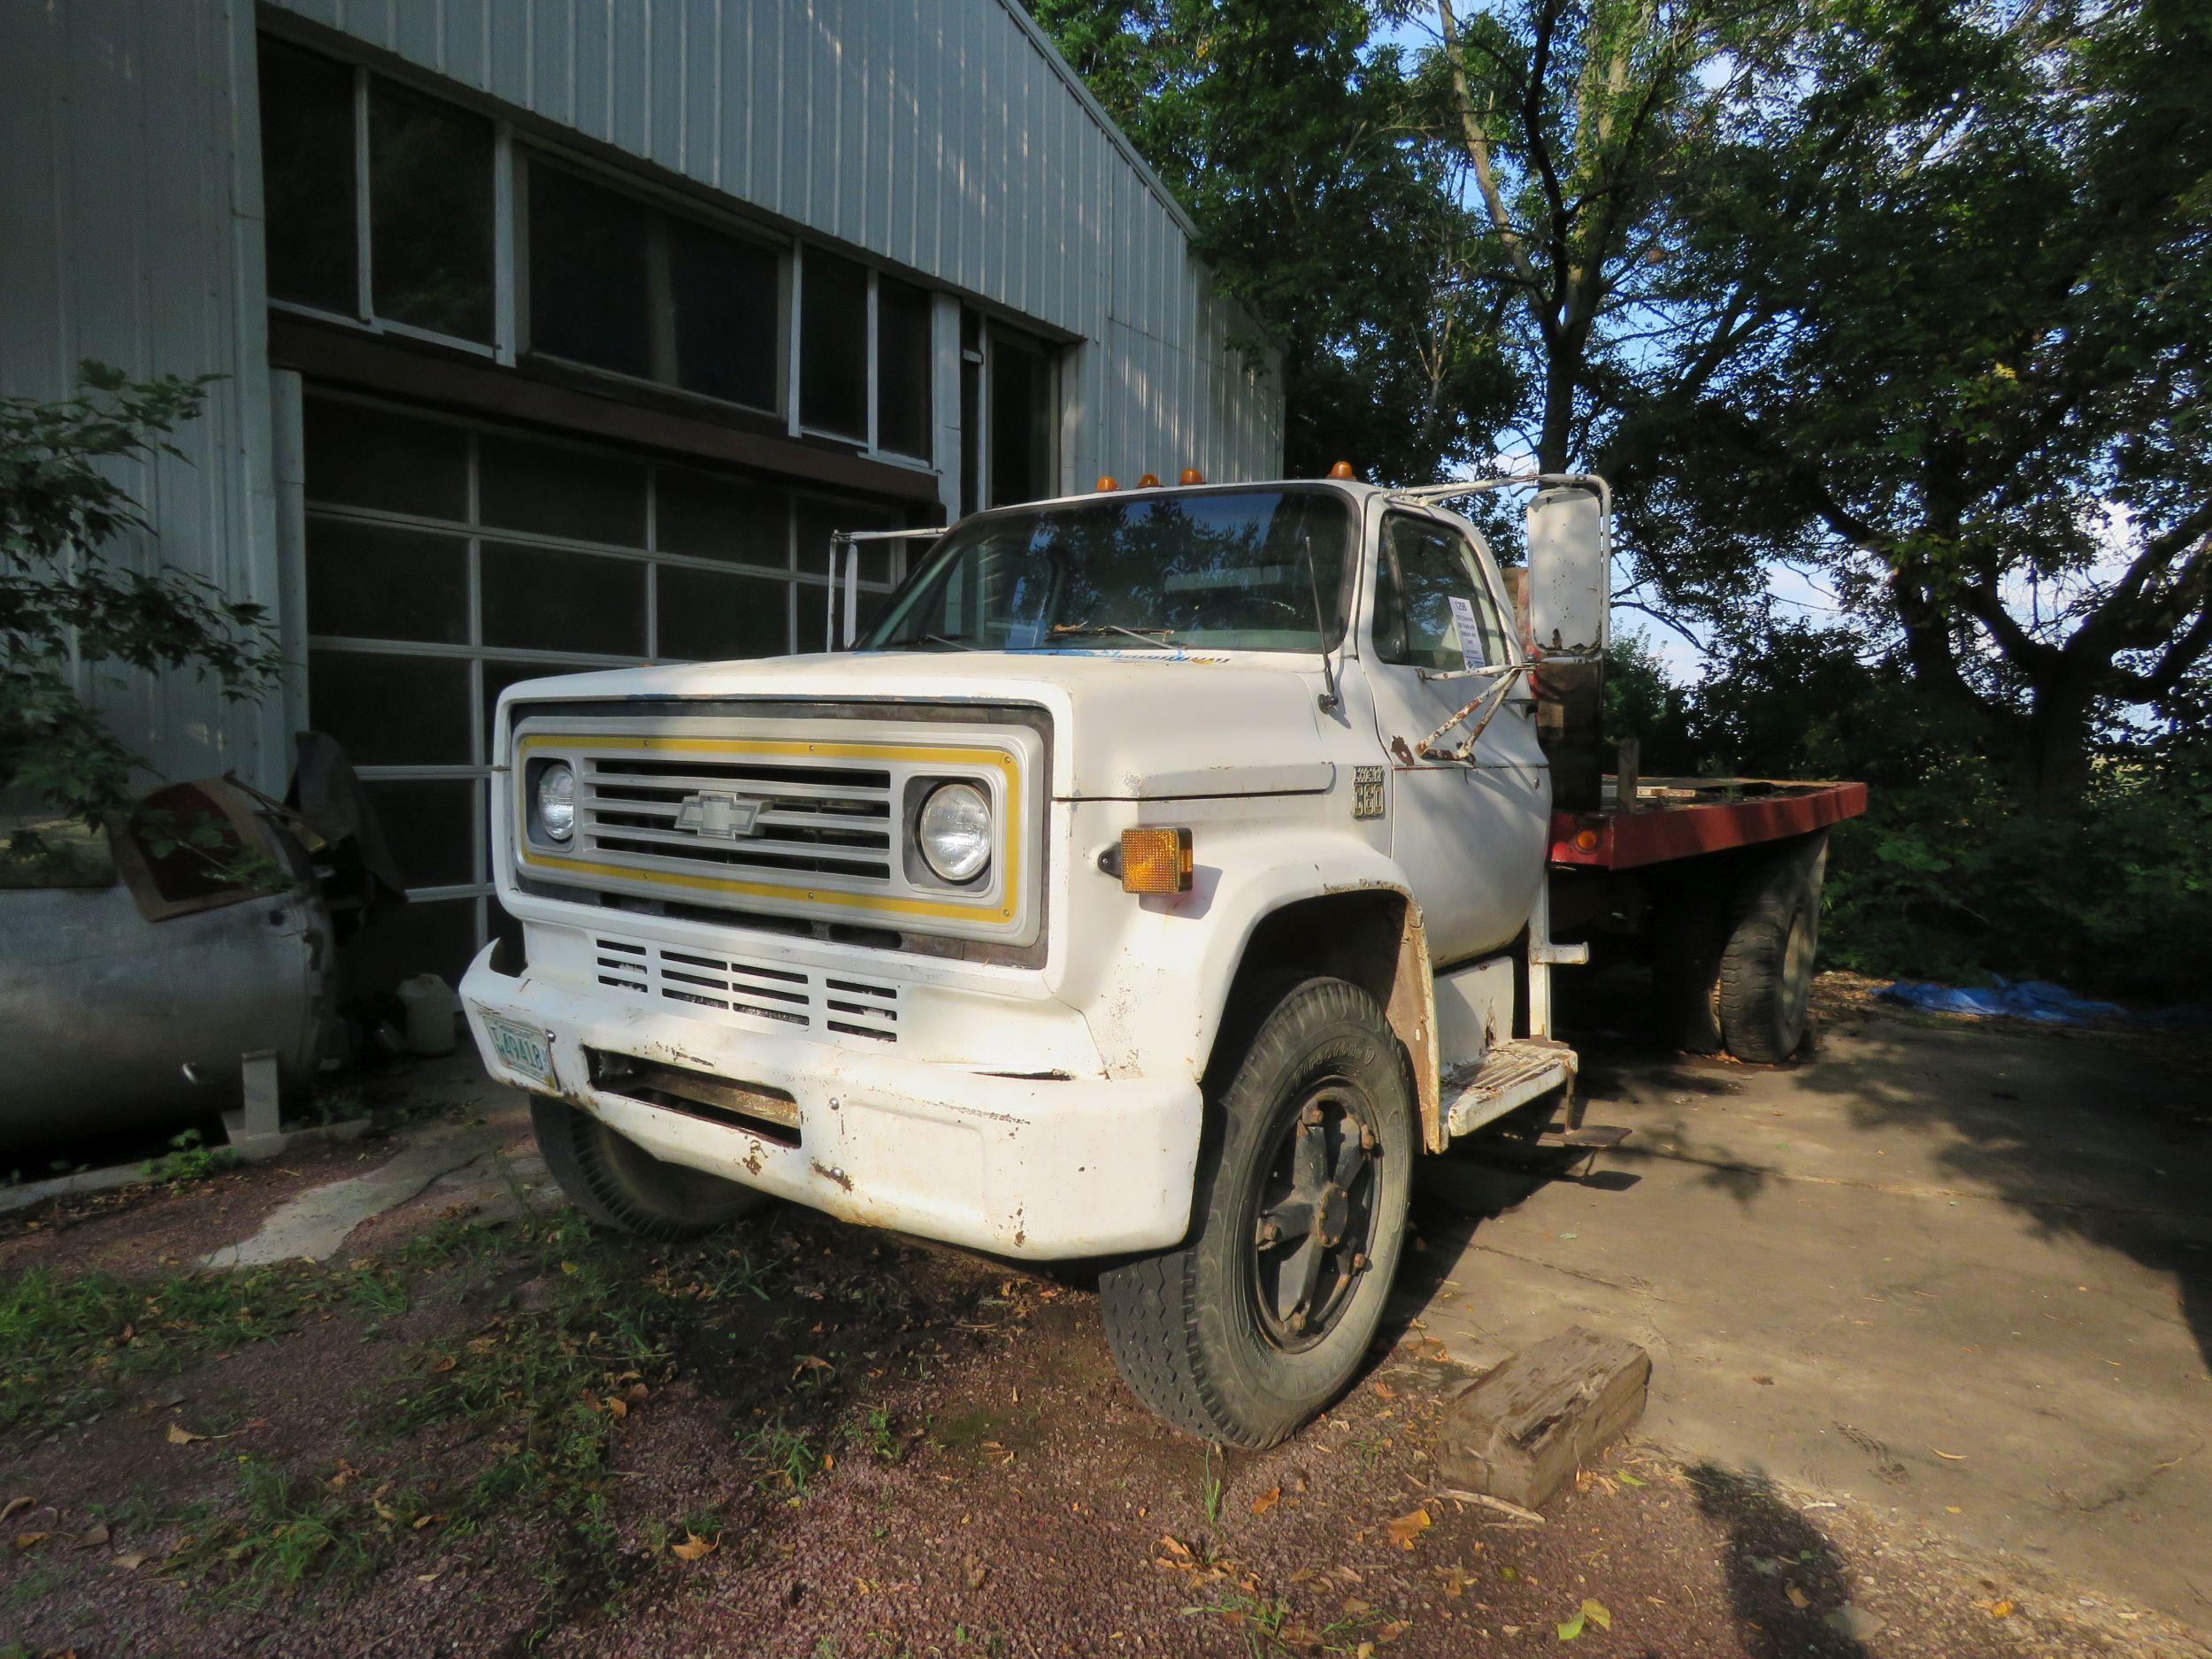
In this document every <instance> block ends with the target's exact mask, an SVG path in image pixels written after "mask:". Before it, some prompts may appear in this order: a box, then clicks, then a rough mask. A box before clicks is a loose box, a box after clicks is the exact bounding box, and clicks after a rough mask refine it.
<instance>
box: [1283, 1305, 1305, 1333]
mask: <svg viewBox="0 0 2212 1659" xmlns="http://www.w3.org/2000/svg"><path fill="white" fill-rule="evenodd" d="M1283 1324H1284V1325H1286V1326H1287V1327H1288V1328H1289V1329H1291V1330H1293V1331H1302V1330H1304V1329H1305V1328H1306V1310H1304V1309H1303V1308H1301V1309H1299V1310H1298V1311H1297V1312H1295V1313H1294V1314H1292V1315H1291V1316H1290V1317H1289V1318H1287V1319H1286V1320H1284V1321H1283Z"/></svg>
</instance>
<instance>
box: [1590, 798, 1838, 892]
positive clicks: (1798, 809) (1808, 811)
mask: <svg viewBox="0 0 2212 1659" xmlns="http://www.w3.org/2000/svg"><path fill="white" fill-rule="evenodd" d="M1606 792H1607V797H1608V798H1607V799H1606V801H1605V803H1604V804H1603V805H1601V807H1600V808H1599V809H1598V810H1596V811H1594V812H1554V813H1553V814H1552V815H1551V862H1552V863H1553V864H1563V865H1568V866H1572V867H1580V868H1585V869H1598V870H1634V869H1640V868H1642V867H1644V866H1646V865H1649V864H1667V863H1670V862H1671V861H1673V860H1675V859H1678V858H1694V857H1697V856H1699V855H1701V854H1703V853H1717V852H1726V851H1728V850H1729V849H1732V848H1736V847H1750V846H1755V845H1756V844H1757V843H1759V842H1762V841H1781V840H1783V839H1785V838H1786V837H1788V836H1792V835H1803V834H1809V833H1811V832H1812V831H1814V830H1817V829H1825V828H1826V827H1827V826H1829V825H1831V824H1837V823H1840V822H1841V821H1842V820H1843V819H1845V818H1856V817H1858V815H1859V814H1860V813H1862V812H1863V811H1865V810H1866V786H1865V785H1864V784H1863V783H1798V782H1782V781H1778V780H1773V779H1768V778H1645V779H1641V780H1638V781H1637V782H1635V783H1634V784H1633V785H1632V794H1633V796H1634V799H1633V802H1632V803H1631V804H1627V805H1624V804H1623V803H1621V802H1620V800H1619V798H1618V797H1619V787H1618V780H1615V779H1611V778H1609V779H1607V780H1606Z"/></svg>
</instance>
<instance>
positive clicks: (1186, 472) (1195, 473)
mask: <svg viewBox="0 0 2212 1659" xmlns="http://www.w3.org/2000/svg"><path fill="white" fill-rule="evenodd" d="M1181 481H1182V482H1184V483H1186V484H1202V483H1204V482H1205V481H1206V475H1205V474H1204V473H1203V472H1200V471H1199V470H1198V469H1197V468H1196V467H1194V466H1187V467H1185V468H1184V469H1183V477H1182V480H1181Z"/></svg>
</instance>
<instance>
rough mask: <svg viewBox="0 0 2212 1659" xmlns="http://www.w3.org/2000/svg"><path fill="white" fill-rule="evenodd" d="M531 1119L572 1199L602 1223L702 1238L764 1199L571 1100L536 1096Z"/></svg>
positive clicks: (657, 1235)
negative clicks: (661, 1155) (657, 1150)
mask: <svg viewBox="0 0 2212 1659" xmlns="http://www.w3.org/2000/svg"><path fill="white" fill-rule="evenodd" d="M530 1126H531V1128H532V1129H534V1131H536V1133H537V1137H538V1150H539V1151H540V1152H541V1153H543V1154H544V1156H545V1164H546V1167H547V1168H548V1169H549V1170H551V1171H553V1179H555V1180H556V1181H557V1182H558V1183H559V1184H560V1188H561V1191H562V1192H564V1193H565V1194H567V1195H568V1201H569V1202H571V1203H572V1204H574V1205H575V1206H576V1208H577V1209H579V1210H582V1211H583V1212H584V1214H585V1215H586V1216H587V1217H589V1218H590V1219H591V1220H593V1221H595V1222H597V1223H598V1224H599V1225H601V1226H603V1227H611V1228H613V1229H614V1230H615V1231H616V1232H618V1233H628V1234H629V1235H630V1236H631V1237H633V1238H638V1239H657V1240H676V1239H689V1238H695V1237H696V1236H698V1235H699V1234H700V1233H711V1232H712V1231H713V1230H714V1229H715V1228H717V1227H719V1226H723V1225H726V1224H727V1223H729V1222H733V1221H734V1220H736V1219H737V1218H738V1217H740V1216H741V1215H744V1214H745V1213H746V1212H747V1211H749V1210H753V1209H756V1208H757V1207H758V1206H759V1204H760V1203H761V1202H762V1198H761V1194H758V1193H757V1192H755V1191H754V1190H753V1189H752V1188H751V1187H741V1186H739V1185H738V1184H737V1183H736V1182H735V1181H726V1180H723V1179H720V1178H719V1177H718V1176H713V1175H706V1174H703V1173H701V1172H700V1171H697V1170H687V1169H685V1168H684V1167H683V1166H682V1165H680V1164H664V1163H663V1162H662V1161H661V1160H660V1159H658V1158H657V1157H655V1156H652V1154H650V1153H649V1152H648V1151H646V1150H645V1148H642V1147H641V1146H639V1145H638V1144H637V1142H635V1141H628V1140H625V1139H624V1138H623V1137H622V1136H620V1135H618V1134H617V1133H615V1132H614V1131H613V1130H611V1129H610V1128H608V1127H607V1125H604V1124H603V1123H601V1122H600V1121H599V1119H597V1118H594V1117H593V1116H592V1115H591V1114H590V1113H589V1112H585V1111H579V1110H577V1109H576V1108H575V1107H573V1106H571V1105H569V1104H568V1103H567V1102H565V1101H557V1100H549V1099H547V1098H546V1097H544V1096H543V1095H540V1096H538V1097H536V1098H534V1100H532V1101H531V1102H530Z"/></svg>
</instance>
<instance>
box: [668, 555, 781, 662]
mask: <svg viewBox="0 0 2212 1659" xmlns="http://www.w3.org/2000/svg"><path fill="white" fill-rule="evenodd" d="M790 591H791V590H790V587H789V584H787V583H785V582H780V581H771V580H765V579H762V578H757V577H748V576H726V575H724V574H723V573H722V572H719V571H697V570H685V569H682V568H680V567H679V566H675V565H669V566H666V567H664V569H663V570H662V571H661V572H660V654H661V656H662V657H680V658H687V659H691V660H695V661H700V662H713V661H718V660H720V659H722V658H724V657H780V656H781V655H782V654H783V653H784V652H785V651H787V650H788V649H790V647H789V645H788V644H787V640H788V638H789V632H790V630H789V626H788V619H787V618H788V607H789V603H790V600H789V597H788V595H789V594H790ZM820 591H821V590H820V589H818V588H812V589H803V590H802V593H801V597H802V599H803V598H804V597H805V595H806V594H808V593H817V594H818V593H819V592H820Z"/></svg>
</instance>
